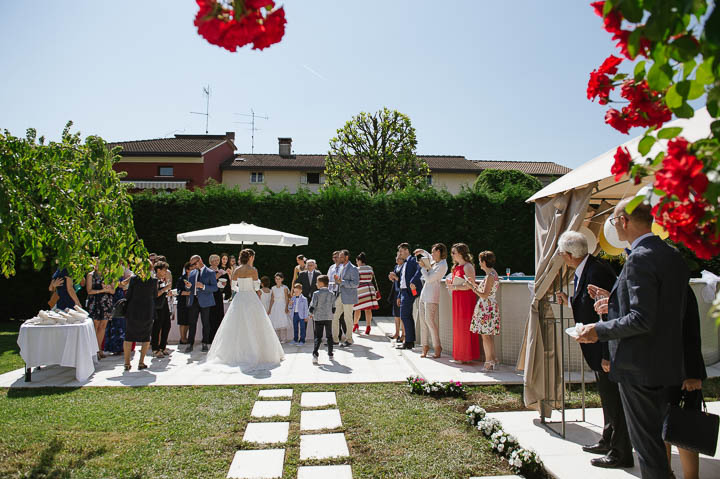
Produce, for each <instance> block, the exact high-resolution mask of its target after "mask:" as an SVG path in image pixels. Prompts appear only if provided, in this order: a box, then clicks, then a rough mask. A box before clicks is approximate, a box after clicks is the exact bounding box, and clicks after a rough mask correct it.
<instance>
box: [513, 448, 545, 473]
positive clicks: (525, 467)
mask: <svg viewBox="0 0 720 479" xmlns="http://www.w3.org/2000/svg"><path fill="white" fill-rule="evenodd" d="M508 463H509V464H510V467H511V468H512V471H513V472H515V473H523V474H525V475H528V476H531V475H536V474H540V473H541V471H542V470H543V468H544V466H543V463H542V461H541V460H540V458H539V457H538V455H537V453H536V452H535V451H531V450H528V449H523V448H522V447H518V448H516V449H514V450H513V451H512V452H511V453H510V456H508Z"/></svg>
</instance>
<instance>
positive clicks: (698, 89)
mask: <svg viewBox="0 0 720 479" xmlns="http://www.w3.org/2000/svg"><path fill="white" fill-rule="evenodd" d="M677 92H678V93H679V94H680V95H681V96H682V97H683V98H684V99H686V100H695V99H696V98H700V97H701V96H702V95H703V93H705V86H704V85H703V84H702V83H700V82H698V81H695V80H682V81H679V82H677Z"/></svg>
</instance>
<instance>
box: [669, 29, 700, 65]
mask: <svg viewBox="0 0 720 479" xmlns="http://www.w3.org/2000/svg"><path fill="white" fill-rule="evenodd" d="M669 51H670V56H671V57H672V58H673V59H675V60H677V61H679V62H681V63H682V62H686V61H688V60H692V59H693V58H695V57H696V56H697V55H698V54H699V53H700V45H698V44H697V43H696V42H695V40H693V38H692V37H691V36H690V35H683V36H682V37H680V38H677V39H676V40H675V41H673V42H672V43H671V44H670V49H669Z"/></svg>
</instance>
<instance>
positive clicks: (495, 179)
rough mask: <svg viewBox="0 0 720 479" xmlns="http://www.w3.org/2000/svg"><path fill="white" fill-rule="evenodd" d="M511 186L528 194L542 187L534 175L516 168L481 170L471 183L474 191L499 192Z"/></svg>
mask: <svg viewBox="0 0 720 479" xmlns="http://www.w3.org/2000/svg"><path fill="white" fill-rule="evenodd" d="M511 186H515V187H518V188H523V189H525V190H527V191H528V192H529V193H530V195H532V194H533V193H535V192H536V191H538V190H540V188H542V183H540V180H538V179H537V178H535V177H534V176H531V175H528V174H527V173H523V172H522V171H518V170H494V169H487V170H483V171H482V173H480V174H479V175H478V177H477V178H476V179H475V183H473V188H474V189H475V190H476V191H481V190H482V191H487V192H491V193H500V192H503V191H506V190H507V189H508V188H510V187H511Z"/></svg>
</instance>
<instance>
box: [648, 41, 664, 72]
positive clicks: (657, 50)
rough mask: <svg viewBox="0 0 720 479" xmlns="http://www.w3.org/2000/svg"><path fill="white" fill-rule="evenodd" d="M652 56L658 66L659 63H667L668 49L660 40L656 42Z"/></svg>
mask: <svg viewBox="0 0 720 479" xmlns="http://www.w3.org/2000/svg"><path fill="white" fill-rule="evenodd" d="M651 56H652V59H653V60H654V61H655V64H656V65H658V68H659V65H663V64H665V63H666V62H667V51H666V49H665V45H663V44H662V43H660V42H658V43H656V44H655V46H654V47H653V49H652V52H651Z"/></svg>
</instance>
